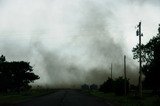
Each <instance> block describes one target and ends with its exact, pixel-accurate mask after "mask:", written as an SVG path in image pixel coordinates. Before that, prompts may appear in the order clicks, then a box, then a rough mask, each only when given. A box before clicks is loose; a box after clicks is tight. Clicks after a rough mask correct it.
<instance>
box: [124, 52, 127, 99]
mask: <svg viewBox="0 0 160 106" xmlns="http://www.w3.org/2000/svg"><path fill="white" fill-rule="evenodd" d="M124 93H125V96H126V94H127V78H126V55H124Z"/></svg>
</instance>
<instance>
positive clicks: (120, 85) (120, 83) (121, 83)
mask: <svg viewBox="0 0 160 106" xmlns="http://www.w3.org/2000/svg"><path fill="white" fill-rule="evenodd" d="M114 90H115V94H116V95H119V96H122V95H125V79H124V78H123V77H119V78H117V79H116V80H115V83H114ZM128 92H129V79H126V93H128Z"/></svg>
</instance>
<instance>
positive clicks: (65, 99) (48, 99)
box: [16, 90, 111, 106]
mask: <svg viewBox="0 0 160 106" xmlns="http://www.w3.org/2000/svg"><path fill="white" fill-rule="evenodd" d="M16 106H111V104H110V103H108V102H106V101H103V100H102V99H99V98H97V97H94V96H91V95H89V94H86V93H83V92H82V91H79V90H60V91H57V92H55V93H52V94H49V95H45V96H41V97H37V98H34V99H32V100H29V101H26V102H23V103H19V104H17V105H16Z"/></svg>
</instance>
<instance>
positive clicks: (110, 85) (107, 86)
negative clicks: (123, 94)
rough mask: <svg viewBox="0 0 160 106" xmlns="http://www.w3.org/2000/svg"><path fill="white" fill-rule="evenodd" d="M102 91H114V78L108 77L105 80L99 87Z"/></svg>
mask: <svg viewBox="0 0 160 106" xmlns="http://www.w3.org/2000/svg"><path fill="white" fill-rule="evenodd" d="M99 90H100V91H102V92H105V93H107V92H113V91H114V80H113V79H111V78H110V77H108V80H107V81H105V82H104V83H103V84H102V85H100V88H99Z"/></svg>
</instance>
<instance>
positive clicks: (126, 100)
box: [89, 91, 160, 106]
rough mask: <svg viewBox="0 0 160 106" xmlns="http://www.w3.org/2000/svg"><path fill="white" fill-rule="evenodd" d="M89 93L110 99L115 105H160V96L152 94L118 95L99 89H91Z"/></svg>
mask: <svg viewBox="0 0 160 106" xmlns="http://www.w3.org/2000/svg"><path fill="white" fill-rule="evenodd" d="M89 93H90V94H91V95H94V96H97V97H100V98H102V99H104V100H106V101H109V102H110V103H111V104H113V105H115V106H160V97H159V96H153V95H151V94H143V98H141V99H139V98H137V97H135V96H133V95H131V94H130V95H128V96H116V95H115V94H114V93H103V92H99V91H89Z"/></svg>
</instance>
